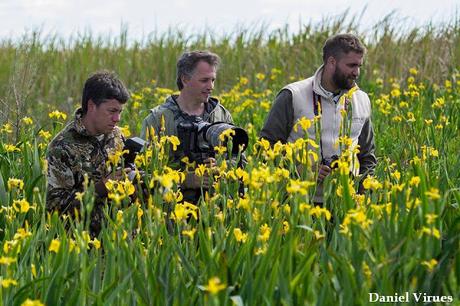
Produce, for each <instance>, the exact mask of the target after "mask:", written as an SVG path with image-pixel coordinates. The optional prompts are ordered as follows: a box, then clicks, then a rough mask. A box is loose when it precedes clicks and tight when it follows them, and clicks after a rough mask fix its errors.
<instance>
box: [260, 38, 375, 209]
mask: <svg viewBox="0 0 460 306" xmlns="http://www.w3.org/2000/svg"><path fill="white" fill-rule="evenodd" d="M365 53H366V49H365V47H364V46H363V45H362V43H361V42H360V41H359V39H358V38H357V37H356V36H354V35H352V34H339V35H335V36H333V37H330V38H329V39H328V40H327V41H326V43H325V45H324V47H323V65H322V66H321V67H319V68H318V70H317V71H316V73H315V74H314V75H313V76H312V77H310V78H308V79H305V80H302V81H299V82H295V83H292V84H289V85H287V86H285V87H284V88H283V89H282V90H281V91H280V92H279V93H278V95H277V97H276V100H275V102H274V105H273V107H272V109H271V110H270V113H269V114H268V118H267V120H266V122H265V125H264V127H263V128H262V131H261V132H260V137H261V138H265V139H267V140H268V141H269V142H270V143H271V144H272V145H273V144H275V143H276V142H278V141H280V142H282V143H286V142H294V141H296V140H297V139H299V138H303V137H304V136H305V133H307V134H308V137H309V138H310V139H312V140H315V141H317V142H319V145H320V150H321V152H320V153H321V159H322V160H321V161H322V162H321V164H320V165H319V167H318V182H319V184H318V186H317V193H316V195H315V198H314V201H315V202H323V197H322V184H321V182H322V181H323V180H324V178H325V177H326V176H328V175H329V174H330V172H331V162H332V161H333V160H334V159H336V158H337V157H338V156H340V154H341V153H342V152H340V147H339V146H338V145H337V144H338V141H339V137H340V126H341V121H342V115H341V113H342V112H343V110H345V111H346V112H351V119H352V120H351V127H350V133H349V135H347V136H348V137H350V138H351V141H352V146H356V145H359V153H358V154H357V159H358V161H359V167H358V168H359V169H351V172H352V173H354V174H358V173H359V174H363V175H368V174H372V173H373V171H374V168H375V166H376V163H377V162H376V158H375V154H374V152H375V145H374V132H373V129H372V123H371V104H370V100H369V97H368V96H367V94H366V93H365V92H363V91H361V90H359V89H358V90H356V91H354V93H353V94H352V96H351V99H350V100H351V101H347V102H350V103H349V104H350V105H348V103H339V100H340V98H341V97H342V95H344V94H346V93H347V92H348V91H349V90H350V89H352V88H353V87H355V86H356V79H357V78H358V76H359V73H360V68H361V65H362V64H363V58H364V55H365ZM347 100H348V99H347ZM318 115H321V125H320V126H321V133H320V135H321V139H320V140H317V139H316V131H315V126H314V125H312V126H311V127H310V128H309V129H308V130H307V131H306V132H305V131H304V130H302V129H300V128H299V129H296V128H294V125H295V123H296V122H298V121H299V120H300V119H302V118H307V119H310V120H313V118H314V117H315V116H318ZM360 189H361V188H360Z"/></svg>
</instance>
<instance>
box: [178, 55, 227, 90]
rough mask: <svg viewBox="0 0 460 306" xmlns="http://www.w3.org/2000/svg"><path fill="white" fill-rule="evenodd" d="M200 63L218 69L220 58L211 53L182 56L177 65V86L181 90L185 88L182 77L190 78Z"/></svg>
mask: <svg viewBox="0 0 460 306" xmlns="http://www.w3.org/2000/svg"><path fill="white" fill-rule="evenodd" d="M200 61H204V62H206V63H208V64H209V65H211V66H213V67H215V68H216V69H217V67H218V66H219V64H220V57H219V56H218V55H217V54H215V53H212V52H209V51H190V52H185V53H184V54H182V55H181V57H180V58H179V60H178V61H177V65H176V67H177V78H176V84H177V87H178V88H179V90H182V88H184V84H182V80H181V77H182V76H187V77H190V76H191V75H192V74H193V71H194V70H195V68H196V66H197V65H198V63H199V62H200Z"/></svg>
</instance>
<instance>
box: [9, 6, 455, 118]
mask: <svg viewBox="0 0 460 306" xmlns="http://www.w3.org/2000/svg"><path fill="white" fill-rule="evenodd" d="M355 20H359V19H358V17H356V18H348V15H347V13H346V12H345V13H344V14H342V15H339V16H338V17H336V18H329V19H325V20H323V22H322V23H318V24H313V23H307V24H304V25H302V26H301V27H300V29H299V30H298V31H296V32H293V31H291V30H290V29H289V27H288V26H287V25H286V26H285V27H282V28H279V29H277V30H273V31H270V32H269V31H268V30H266V29H267V27H264V25H263V24H261V25H255V26H254V27H253V28H250V27H248V28H236V29H235V30H234V31H233V32H229V33H226V34H221V35H218V36H215V35H213V33H212V32H211V31H209V32H206V31H204V32H202V33H188V32H186V31H184V30H173V29H171V30H169V31H168V32H166V33H156V32H155V33H152V34H150V35H147V36H146V37H145V38H142V39H140V40H137V41H136V40H135V41H132V40H130V39H129V37H128V29H126V28H125V29H123V30H122V31H121V33H120V34H119V35H118V36H113V37H112V36H94V35H93V34H92V33H91V32H89V31H86V32H83V33H77V34H75V35H74V36H72V37H70V38H62V37H60V36H59V35H55V34H46V33H42V32H40V31H38V30H37V31H33V32H30V33H26V34H24V35H23V37H21V38H18V39H7V38H4V39H2V40H1V41H0V99H1V101H2V110H3V111H2V113H1V114H0V123H1V122H4V121H6V120H7V119H9V120H12V118H11V117H12V116H13V112H12V110H14V111H16V112H20V113H21V114H22V115H24V114H25V113H27V114H28V115H32V116H34V113H36V112H40V111H41V110H43V109H47V108H48V109H49V108H51V107H53V108H56V107H57V108H59V109H61V110H63V111H66V112H70V111H73V109H74V108H75V105H76V104H78V103H79V99H80V95H81V92H80V91H81V88H82V84H83V82H84V80H85V79H86V78H87V77H88V75H89V74H90V73H91V72H94V71H95V70H99V69H109V70H113V71H116V72H117V73H118V74H119V75H120V77H121V78H122V79H123V80H124V81H125V82H126V83H127V85H128V87H129V88H131V89H135V88H139V87H143V86H145V85H146V84H148V83H149V81H151V80H156V82H157V84H158V85H159V86H161V87H168V88H174V87H175V63H176V60H177V58H178V57H179V55H180V54H181V53H182V52H184V51H185V50H189V49H209V50H212V51H214V52H216V53H217V54H219V55H220V56H221V57H222V60H223V65H222V67H221V71H220V73H219V76H218V82H217V84H216V90H217V92H219V91H222V90H225V89H229V88H230V86H231V85H232V84H234V82H235V81H236V80H237V78H238V77H240V76H246V77H248V78H249V79H250V80H251V81H254V80H255V74H256V73H258V72H260V73H264V74H269V73H270V71H271V69H273V68H277V69H280V70H281V71H282V77H281V78H280V79H279V83H278V84H274V85H276V86H278V87H279V86H281V85H282V84H284V83H285V82H286V81H288V79H289V78H290V77H294V78H301V77H304V76H308V75H310V74H311V73H312V72H313V71H314V69H315V68H316V67H317V66H318V65H319V64H320V63H321V47H322V44H323V43H324V41H325V39H326V38H327V37H328V36H330V35H332V34H334V33H339V32H348V31H351V32H354V33H357V34H358V35H359V36H360V37H362V38H363V40H364V41H365V42H366V44H367V47H368V50H369V54H368V56H367V58H366V62H365V68H364V69H363V72H364V73H363V77H362V79H363V80H362V81H361V84H363V83H366V81H367V80H368V79H369V78H372V77H374V76H375V75H374V74H378V75H379V76H381V77H382V78H389V77H395V78H399V79H400V78H405V77H406V76H407V75H406V73H407V68H408V67H415V66H417V67H418V69H419V70H420V73H421V74H422V75H424V76H426V77H427V78H429V80H430V81H432V82H435V83H439V82H441V81H442V80H443V79H445V78H446V77H447V76H448V75H450V74H451V73H452V72H453V71H452V70H453V69H455V68H456V67H457V66H458V63H459V62H460V23H459V20H458V19H454V20H451V21H450V22H447V23H445V24H443V25H438V26H436V27H435V26H433V25H430V24H427V25H426V26H421V27H419V28H408V27H407V26H405V25H404V24H403V23H402V21H400V20H398V19H397V18H396V17H395V16H393V15H389V16H387V17H386V18H384V19H382V20H381V21H377V22H376V23H375V25H374V26H373V27H372V28H370V29H368V30H366V31H365V32H362V31H359V24H358V22H357V21H355ZM456 63H457V64H456ZM251 84H254V82H251ZM276 86H274V87H276ZM18 105H19V107H18ZM8 110H10V111H8ZM38 117H39V116H38Z"/></svg>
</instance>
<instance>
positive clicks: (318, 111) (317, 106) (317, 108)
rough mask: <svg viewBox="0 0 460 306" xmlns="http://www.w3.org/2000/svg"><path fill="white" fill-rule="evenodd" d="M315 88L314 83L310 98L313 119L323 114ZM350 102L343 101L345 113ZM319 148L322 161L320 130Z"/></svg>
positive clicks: (319, 97)
mask: <svg viewBox="0 0 460 306" xmlns="http://www.w3.org/2000/svg"><path fill="white" fill-rule="evenodd" d="M314 87H315V83H313V84H312V90H311V91H312V97H313V112H314V113H315V117H316V116H318V115H322V113H323V108H322V107H321V96H320V95H318V94H317V93H316V92H315V91H314V90H313V88H314ZM349 103H350V101H349V100H348V99H345V105H344V109H345V111H346V112H348V104H349ZM319 147H320V151H321V159H322V160H324V156H323V136H322V134H321V129H320V131H319Z"/></svg>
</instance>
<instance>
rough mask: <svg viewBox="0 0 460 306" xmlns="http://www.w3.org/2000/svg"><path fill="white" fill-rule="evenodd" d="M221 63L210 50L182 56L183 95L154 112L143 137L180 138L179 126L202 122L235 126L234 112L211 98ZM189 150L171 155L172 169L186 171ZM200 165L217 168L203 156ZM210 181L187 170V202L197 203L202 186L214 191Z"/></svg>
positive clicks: (211, 159)
mask: <svg viewBox="0 0 460 306" xmlns="http://www.w3.org/2000/svg"><path fill="white" fill-rule="evenodd" d="M219 63H220V58H219V56H218V55H216V54H214V53H211V52H208V51H191V52H186V53H184V54H182V56H181V57H180V58H179V60H178V61H177V86H178V88H179V90H180V94H179V95H171V96H169V97H168V98H167V99H166V101H165V102H164V103H163V104H161V105H159V106H157V107H155V108H153V109H152V110H151V111H150V114H149V115H148V116H147V117H146V118H145V119H144V122H143V124H142V130H141V138H144V139H147V138H150V137H152V135H148V133H149V131H150V129H151V128H153V131H154V133H155V135H156V136H159V135H161V134H163V135H166V136H178V137H179V131H178V127H179V126H180V124H181V123H188V122H199V121H205V122H208V123H215V122H226V123H233V119H232V116H231V115H230V112H229V111H228V110H227V109H225V108H224V107H223V106H222V104H220V103H219V101H218V100H217V99H216V98H214V97H211V93H212V91H213V89H214V81H215V80H216V75H217V68H218V66H219ZM162 122H163V124H164V127H162ZM163 129H164V130H163ZM179 138H180V137H179ZM185 150H186V148H184V147H183V144H181V145H180V147H179V148H178V150H176V151H175V152H171V155H172V156H170V161H169V163H170V166H171V167H173V168H176V169H182V170H185V169H184V164H183V163H182V159H183V157H185V156H186V154H185ZM199 163H203V164H204V165H205V166H206V167H207V168H214V167H215V166H216V160H215V158H214V157H212V156H205V157H203V160H202V161H199ZM210 182H212V180H210V179H209V174H205V177H204V179H202V178H200V177H198V176H197V175H195V173H194V172H193V171H187V173H186V178H185V181H184V182H183V183H182V186H181V190H182V193H183V195H184V200H185V201H188V202H192V203H197V202H198V200H199V198H200V196H201V187H203V188H204V189H205V190H208V189H210V188H211V183H210ZM202 184H203V186H202Z"/></svg>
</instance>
